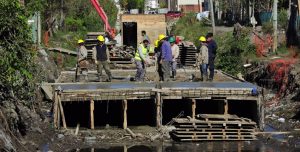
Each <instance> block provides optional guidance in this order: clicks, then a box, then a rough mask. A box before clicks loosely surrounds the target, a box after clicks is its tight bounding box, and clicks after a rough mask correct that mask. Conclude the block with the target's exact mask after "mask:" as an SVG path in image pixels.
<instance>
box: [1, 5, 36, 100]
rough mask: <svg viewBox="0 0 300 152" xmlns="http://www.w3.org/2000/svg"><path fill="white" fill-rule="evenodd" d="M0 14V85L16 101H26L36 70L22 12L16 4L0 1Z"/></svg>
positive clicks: (30, 91) (28, 31)
mask: <svg viewBox="0 0 300 152" xmlns="http://www.w3.org/2000/svg"><path fill="white" fill-rule="evenodd" d="M0 10H1V12H0V20H1V22H0V46H1V47H0V54H1V59H0V67H1V68H0V85H1V86H4V87H5V88H6V91H8V92H11V93H12V94H14V95H15V96H16V97H18V98H19V99H29V98H31V97H32V95H33V90H34V87H35V82H34V79H35V74H37V69H38V68H37V65H36V64H35V63H34V61H35V56H36V53H35V52H36V51H35V50H34V49H33V47H32V43H31V37H30V30H29V28H28V24H27V18H26V17H25V16H24V14H26V12H25V10H24V9H23V7H21V6H20V4H19V1H18V0H9V1H6V0H0Z"/></svg>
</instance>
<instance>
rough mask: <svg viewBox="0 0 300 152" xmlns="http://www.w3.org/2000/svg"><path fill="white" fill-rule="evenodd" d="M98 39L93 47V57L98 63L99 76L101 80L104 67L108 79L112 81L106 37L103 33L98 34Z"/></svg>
mask: <svg viewBox="0 0 300 152" xmlns="http://www.w3.org/2000/svg"><path fill="white" fill-rule="evenodd" d="M97 40H98V41H99V42H98V44H97V45H96V46H95V47H94V48H93V58H94V60H95V63H96V65H97V72H98V78H99V81H101V76H102V69H104V70H105V73H106V74H107V76H108V79H107V81H108V82H110V81H111V79H112V75H111V72H110V68H109V63H110V60H109V51H108V47H107V46H106V45H105V44H104V42H105V38H104V37H103V36H102V35H100V36H98V37H97Z"/></svg>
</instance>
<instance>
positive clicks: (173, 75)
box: [171, 61, 177, 78]
mask: <svg viewBox="0 0 300 152" xmlns="http://www.w3.org/2000/svg"><path fill="white" fill-rule="evenodd" d="M171 67H172V77H173V78H174V77H175V76H176V68H177V62H176V61H172V65H171Z"/></svg>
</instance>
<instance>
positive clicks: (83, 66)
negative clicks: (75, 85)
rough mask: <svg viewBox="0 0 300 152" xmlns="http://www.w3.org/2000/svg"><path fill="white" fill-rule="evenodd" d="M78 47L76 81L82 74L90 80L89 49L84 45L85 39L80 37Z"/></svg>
mask: <svg viewBox="0 0 300 152" xmlns="http://www.w3.org/2000/svg"><path fill="white" fill-rule="evenodd" d="M77 44H78V47H77V51H76V52H77V65H76V74H75V81H76V82H77V81H79V80H80V77H79V76H80V75H81V74H82V75H83V76H84V79H85V80H86V81H87V80H88V75H87V73H88V68H87V64H88V62H87V52H88V51H87V49H86V48H85V46H84V40H82V39H79V40H78V41H77Z"/></svg>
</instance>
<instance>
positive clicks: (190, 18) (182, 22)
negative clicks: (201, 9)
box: [171, 13, 210, 45]
mask: <svg viewBox="0 0 300 152" xmlns="http://www.w3.org/2000/svg"><path fill="white" fill-rule="evenodd" d="M209 31H210V27H207V26H205V25H204V23H202V22H199V21H197V20H196V16H195V14H193V13H189V14H186V15H185V16H184V17H182V18H180V19H179V21H178V22H177V23H176V25H175V27H174V28H173V29H172V31H171V32H172V33H174V34H175V35H180V36H183V37H184V38H185V40H188V41H192V42H193V43H194V44H196V45H198V44H199V37H200V36H205V35H206V34H207V32H209Z"/></svg>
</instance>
